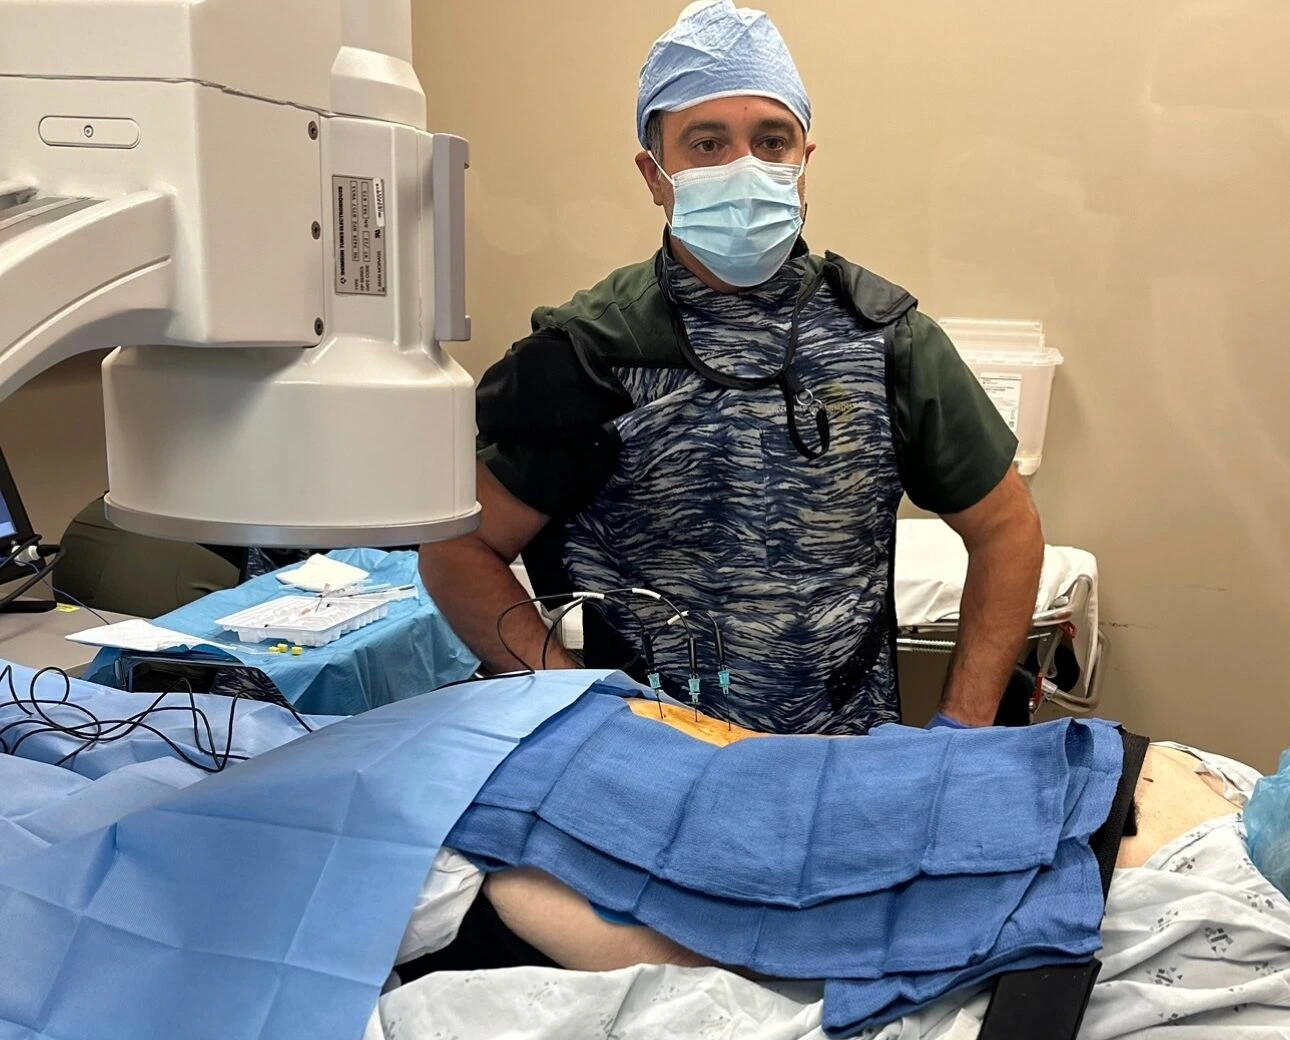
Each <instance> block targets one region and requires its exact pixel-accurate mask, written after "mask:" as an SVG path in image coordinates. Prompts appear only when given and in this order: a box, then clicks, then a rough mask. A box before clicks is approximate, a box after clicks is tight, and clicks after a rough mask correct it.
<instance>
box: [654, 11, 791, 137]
mask: <svg viewBox="0 0 1290 1040" xmlns="http://www.w3.org/2000/svg"><path fill="white" fill-rule="evenodd" d="M741 94H753V95H756V96H758V97H768V98H773V99H774V100H776V101H779V102H781V103H782V104H784V105H785V106H787V108H788V110H789V111H790V112H792V113H793V115H795V116H796V117H797V120H798V122H800V123H801V124H802V129H803V130H809V129H810V127H811V100H810V98H808V97H807V96H806V88H805V87H804V86H802V80H801V77H800V76H798V74H797V66H796V65H794V64H793V56H792V55H791V54H789V53H788V45H787V44H785V43H784V38H783V37H782V36H780V34H779V30H778V29H776V28H775V23H774V22H772V21H771V20H770V16H769V15H767V14H766V12H765V11H754V10H752V9H750V8H747V7H735V5H734V3H733V2H732V0H705V2H700V3H694V4H690V6H689V7H687V8H686V9H685V10H684V11H682V12H681V17H680V18H678V19H677V22H676V24H675V25H674V26H672V28H671V29H669V30H668V31H667V32H665V33H664V34H663V35H662V36H660V37H659V38H658V40H657V41H655V43H654V46H653V47H652V48H650V52H649V57H648V58H646V59H645V65H644V67H643V68H642V69H641V80H640V86H639V88H638V89H637V92H636V135H637V137H638V138H639V139H640V143H641V147H643V148H648V147H649V144H648V142H647V141H646V140H645V124H646V123H647V122H649V117H650V116H651V115H652V114H653V113H655V112H679V111H681V110H682V109H685V108H690V107H691V106H693V105H698V104H701V103H702V102H704V101H712V100H713V99H714V98H723V97H735V96H737V95H741Z"/></svg>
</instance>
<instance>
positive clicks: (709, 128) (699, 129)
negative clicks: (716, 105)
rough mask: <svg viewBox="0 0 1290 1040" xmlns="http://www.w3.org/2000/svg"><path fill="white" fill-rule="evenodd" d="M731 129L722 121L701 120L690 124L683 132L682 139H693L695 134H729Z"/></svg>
mask: <svg viewBox="0 0 1290 1040" xmlns="http://www.w3.org/2000/svg"><path fill="white" fill-rule="evenodd" d="M729 132H730V127H729V126H727V125H726V124H725V123H723V122H722V121H721V120H720V119H701V120H699V121H698V122H695V123H689V124H687V125H686V126H685V128H684V129H682V131H681V136H682V137H693V136H694V135H695V134H728V133H729Z"/></svg>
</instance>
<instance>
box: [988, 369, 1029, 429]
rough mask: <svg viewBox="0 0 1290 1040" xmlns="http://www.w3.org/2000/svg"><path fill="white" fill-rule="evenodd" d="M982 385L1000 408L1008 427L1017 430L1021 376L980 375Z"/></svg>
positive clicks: (1019, 412)
mask: <svg viewBox="0 0 1290 1040" xmlns="http://www.w3.org/2000/svg"><path fill="white" fill-rule="evenodd" d="M977 378H978V379H980V380H981V385H982V386H983V387H985V392H986V394H987V396H988V397H989V398H990V400H991V401H993V402H994V406H995V407H996V408H997V409H999V414H1000V415H1002V416H1003V421H1004V422H1006V423H1007V424H1008V429H1010V430H1011V431H1012V432H1013V433H1016V432H1017V418H1018V416H1019V415H1020V414H1021V376H1004V375H988V376H978V377H977Z"/></svg>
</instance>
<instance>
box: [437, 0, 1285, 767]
mask: <svg viewBox="0 0 1290 1040" xmlns="http://www.w3.org/2000/svg"><path fill="white" fill-rule="evenodd" d="M767 3H768V5H769V7H770V9H771V12H772V14H773V15H774V17H775V19H776V21H777V22H778V24H779V25H780V28H781V29H782V30H783V31H784V33H785V35H786V37H787V38H788V41H789V43H790V45H791V47H792V48H793V51H794V53H795V55H796V58H797V61H798V64H799V66H800V68H801V70H802V73H803V76H804V77H805V79H806V82H807V87H808V89H809V90H810V92H811V95H812V100H813V102H814V105H815V112H816V124H815V127H814V134H813V136H814V137H815V139H816V140H817V141H818V142H819V146H820V147H819V151H818V152H817V153H816V156H815V158H814V160H813V162H812V166H811V171H810V173H811V176H810V199H811V214H810V224H809V228H808V231H809V239H810V241H811V243H812V245H813V246H814V247H815V248H816V249H817V250H821V249H824V248H830V249H834V250H837V251H839V252H842V253H844V254H845V255H847V256H849V257H850V258H851V259H853V260H855V261H857V262H860V263H862V264H864V265H866V266H869V267H871V268H873V269H875V270H877V271H878V272H880V273H882V274H884V275H886V276H888V277H890V278H892V279H894V280H897V281H899V282H901V283H902V284H904V285H906V286H908V287H909V288H910V289H911V290H913V291H914V292H915V294H916V295H918V296H919V297H920V299H921V300H922V301H923V305H924V308H925V309H926V310H927V311H928V312H929V313H931V314H933V315H945V314H951V313H953V314H967V315H972V316H980V317H1003V318H1038V319H1041V320H1042V321H1043V322H1044V323H1045V326H1046V327H1047V329H1048V330H1049V334H1050V338H1051V340H1052V341H1053V342H1054V344H1055V345H1057V346H1059V347H1060V348H1061V349H1062V350H1063V351H1064V352H1065V355H1066V359H1067V363H1066V366H1065V368H1064V369H1063V370H1062V371H1061V373H1060V375H1059V377H1058V383H1057V386H1056V388H1055V392H1054V399H1053V404H1052V416H1051V422H1050V426H1049V434H1048V450H1047V453H1046V457H1045V461H1044V465H1043V468H1042V470H1041V471H1040V473H1039V475H1038V476H1037V477H1036V479H1035V481H1034V484H1033V488H1034V492H1035V495H1036V498H1037V499H1038V501H1039V503H1040V506H1041V508H1042V510H1043V513H1044V519H1045V524H1046V527H1047V530H1048V535H1049V539H1050V541H1056V542H1067V543H1075V544H1079V545H1082V546H1085V547H1087V548H1089V549H1091V550H1093V551H1094V552H1095V553H1097V555H1098V557H1099V559H1100V561H1101V566H1102V574H1103V578H1102V589H1103V606H1104V616H1105V623H1106V625H1107V626H1108V631H1109V634H1110V636H1111V638H1112V640H1113V641H1114V650H1113V656H1112V657H1111V659H1110V660H1111V670H1110V672H1109V674H1108V680H1109V681H1108V683H1107V687H1106V700H1105V713H1106V714H1108V715H1110V716H1113V717H1117V718H1120V719H1122V720H1123V721H1124V722H1125V723H1127V724H1128V725H1130V726H1132V727H1135V728H1137V729H1139V730H1142V731H1144V732H1147V733H1150V734H1153V735H1156V736H1161V737H1164V736H1168V737H1174V738H1178V739H1183V740H1189V741H1193V742H1195V743H1198V744H1202V745H1205V746H1207V747H1210V748H1214V749H1216V750H1220V751H1225V752H1227V753H1229V754H1234V755H1238V756H1241V757H1244V758H1246V759H1249V760H1251V761H1254V762H1255V763H1257V764H1259V765H1261V766H1263V767H1269V766H1271V765H1272V764H1273V762H1274V755H1275V753H1276V752H1277V751H1278V750H1279V749H1280V748H1281V747H1283V746H1284V745H1286V744H1290V694H1288V693H1287V691H1288V690H1290V679H1288V678H1287V667H1286V657H1285V654H1284V646H1285V644H1284V643H1283V642H1282V640H1284V639H1285V638H1286V637H1285V633H1286V632H1287V631H1290V523H1287V519H1288V518H1290V412H1288V411H1287V409H1286V407H1285V405H1284V397H1285V394H1286V390H1287V387H1288V386H1290V345H1288V344H1287V342H1286V341H1287V338H1288V333H1290V292H1287V290H1286V284H1285V283H1286V280H1287V277H1288V276H1290V232H1288V231H1287V227H1290V190H1288V188H1290V62H1287V61H1286V60H1285V54H1286V53H1287V50H1290V7H1288V6H1287V5H1286V4H1285V3H1284V0H1141V2H1136V3H1125V2H1124V0H1085V2H1083V3H1079V4H1074V3H1061V4H1045V3H1035V2H1034V0H994V2H993V3H989V4H964V3H961V2H958V0H867V2H864V3H856V2H855V0H792V2H789V0H767ZM681 6H682V4H681V2H680V0H671V2H651V3H637V4H615V3H604V2H603V0H559V2H556V3H544V4H532V3H520V2H518V0H471V2H470V3H443V2H439V0H417V3H416V4H415V12H416V13H415V19H416V31H415V36H416V55H417V67H418V71H419V72H420V75H421V78H422V82H423V83H424V85H425V88H426V93H427V95H428V98H429V111H430V116H431V122H432V126H433V127H434V129H437V130H445V131H452V132H455V133H460V134H463V135H465V136H466V137H468V138H469V139H470V140H471V144H472V158H473V168H472V172H471V181H470V196H469V203H470V215H469V228H470V271H469V274H470V305H471V310H472V313H473V315H474V321H475V325H474V328H475V341H474V343H473V344H471V345H469V346H468V347H465V348H463V349H461V350H459V351H458V352H457V354H458V356H459V357H460V358H461V359H462V360H463V361H464V362H465V363H466V364H467V366H468V367H469V368H471V370H472V371H474V372H475V373H479V372H480V371H482V370H483V368H484V367H486V365H487V364H488V363H489V362H491V361H492V360H493V359H495V358H496V357H497V356H498V354H500V353H501V352H502V351H503V350H504V349H505V348H506V346H507V345H508V344H509V343H510V342H511V341H512V340H514V339H516V338H518V337H519V336H520V335H522V334H523V332H524V331H525V329H526V327H527V316H528V312H529V310H530V309H531V308H532V307H533V306H534V305H535V304H538V303H541V302H558V301H560V300H563V299H565V298H567V297H568V295H569V294H570V293H571V292H572V291H573V290H575V289H577V288H579V287H582V286H584V285H586V284H588V283H591V282H593V281H595V280H596V279H597V278H599V277H600V276H602V275H603V274H604V273H605V272H607V271H608V270H609V269H611V268H612V267H614V266H616V265H618V264H622V263H626V262H630V261H634V260H637V259H640V258H643V257H644V256H645V255H646V254H647V253H648V252H649V251H650V250H652V249H653V248H654V246H655V245H656V243H657V240H658V234H659V229H660V225H659V218H658V216H657V214H656V212H655V211H653V210H652V209H651V208H650V206H649V205H648V203H647V200H646V196H645V194H644V190H643V188H642V186H641V185H640V183H639V181H638V175H637V173H636V171H635V169H634V167H633V166H632V162H631V158H632V154H633V151H634V149H635V144H634V139H633V103H634V91H635V74H636V72H637V70H638V68H639V66H640V63H641V60H642V59H643V57H644V55H645V52H646V50H647V48H648V46H649V43H650V42H651V41H652V40H653V38H654V37H655V36H656V35H657V34H658V33H659V32H660V31H661V30H662V29H663V28H664V27H666V26H667V25H668V24H669V23H670V22H671V21H672V20H673V18H674V17H675V14H676V12H677V11H678V10H679V9H680V7H681Z"/></svg>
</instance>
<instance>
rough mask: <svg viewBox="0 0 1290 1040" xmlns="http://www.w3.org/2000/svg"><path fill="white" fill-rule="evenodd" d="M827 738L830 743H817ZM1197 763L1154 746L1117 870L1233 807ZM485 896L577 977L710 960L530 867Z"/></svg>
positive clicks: (714, 740)
mask: <svg viewBox="0 0 1290 1040" xmlns="http://www.w3.org/2000/svg"><path fill="white" fill-rule="evenodd" d="M628 703H629V706H630V707H631V709H632V711H634V712H636V714H638V715H640V716H642V717H643V718H653V719H655V720H656V721H658V720H659V706H658V705H657V704H656V703H655V702H653V701H647V700H640V699H637V700H632V701H629V702H628ZM663 716H664V717H663V719H662V721H663V722H665V723H667V724H668V725H671V726H674V727H675V728H677V729H680V730H682V731H683V732H685V733H688V734H689V735H690V736H692V737H694V738H695V739H697V740H704V741H707V742H708V743H710V744H717V745H718V746H725V745H727V744H733V743H735V742H736V741H739V740H746V739H748V738H751V737H757V736H761V734H758V733H752V732H750V731H748V730H744V729H740V728H738V727H737V726H736V727H732V726H728V725H727V724H726V723H724V722H720V721H718V720H716V719H713V718H709V717H708V716H705V715H699V716H698V719H697V720H696V719H695V715H694V712H693V711H692V710H686V709H683V708H677V707H674V706H670V705H663ZM820 739H828V738H820ZM1195 769H1196V759H1194V758H1193V757H1192V756H1190V755H1188V754H1187V753H1186V752H1182V751H1176V750H1174V749H1172V748H1165V747H1154V746H1153V747H1151V748H1148V750H1147V757H1146V761H1145V762H1144V763H1143V767H1142V773H1141V775H1140V776H1139V778H1138V785H1137V789H1136V793H1135V796H1134V797H1135V801H1136V803H1137V809H1138V833H1137V835H1136V836H1135V837H1132V838H1125V839H1124V840H1123V841H1122V842H1121V843H1120V853H1119V856H1118V858H1117V859H1116V866H1118V867H1140V866H1142V864H1143V863H1145V862H1146V861H1147V860H1148V859H1150V858H1151V856H1152V855H1154V854H1155V852H1156V851H1157V850H1158V849H1160V848H1161V847H1162V846H1164V845H1166V844H1168V843H1169V842H1171V841H1173V840H1174V839H1175V838H1177V837H1180V836H1181V835H1183V834H1185V833H1187V831H1189V830H1191V829H1192V828H1193V827H1195V826H1197V825H1199V824H1201V823H1204V822H1205V821H1206V820H1211V819H1214V818H1216V817H1219V816H1224V815H1226V814H1227V813H1231V812H1235V811H1236V808H1237V807H1236V806H1234V805H1233V804H1232V803H1230V802H1228V801H1227V800H1226V799H1225V798H1223V796H1222V795H1221V794H1219V793H1218V787H1217V782H1216V781H1213V780H1212V779H1211V778H1207V777H1203V776H1199V775H1197V773H1196V771H1195ZM484 891H485V893H486V894H487V896H488V899H489V901H490V902H491V903H492V904H493V907H494V909H495V910H496V911H497V914H498V916H499V917H500V918H501V919H502V921H503V922H504V923H505V924H506V926H507V927H508V928H510V929H511V931H513V932H514V933H515V934H516V935H518V936H519V937H520V938H521V939H523V940H524V941H525V942H527V943H529V944H530V945H532V946H534V947H536V948H537V949H538V950H541V951H542V952H543V953H544V954H546V955H547V956H548V957H550V958H551V959H552V960H553V961H555V962H556V963H557V964H560V965H563V966H564V967H566V968H572V969H574V970H577V971H610V970H613V969H614V968H623V967H628V966H630V965H633V964H677V965H682V966H689V967H697V966H707V965H709V964H711V962H710V961H707V960H705V959H704V958H702V957H700V956H698V955H697V954H695V953H692V952H691V951H689V950H687V949H685V948H684V947H681V946H678V945H677V944H676V943H674V942H673V941H672V940H671V939H668V938H666V937H665V936H662V935H660V934H658V933H657V932H655V931H653V930H652V929H649V928H642V927H634V926H629V925H619V924H612V923H610V922H608V921H606V920H604V919H603V918H601V917H600V916H598V915H597V914H596V912H595V911H594V910H592V909H591V904H590V903H588V902H587V901H586V900H585V899H584V898H583V897H582V896H580V895H578V894H577V893H576V892H574V891H573V890H572V889H571V888H568V887H567V886H566V885H564V884H562V883H561V882H559V881H557V880H556V879H555V878H553V877H551V876H550V875H548V874H544V873H542V872H541V871H537V870H530V869H527V868H522V869H517V870H507V871H502V872H500V873H497V874H493V875H491V876H490V877H489V878H488V880H487V881H486V882H485V884H484Z"/></svg>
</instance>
